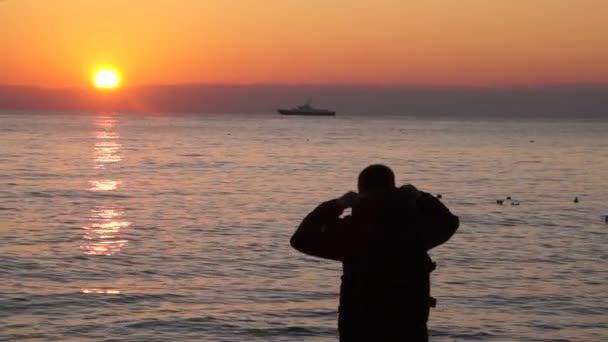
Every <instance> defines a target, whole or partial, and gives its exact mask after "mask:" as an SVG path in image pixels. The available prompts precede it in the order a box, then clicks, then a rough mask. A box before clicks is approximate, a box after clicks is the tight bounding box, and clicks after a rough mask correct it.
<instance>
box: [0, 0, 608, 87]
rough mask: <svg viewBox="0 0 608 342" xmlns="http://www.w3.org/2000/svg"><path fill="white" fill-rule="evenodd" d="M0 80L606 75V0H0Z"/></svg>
mask: <svg viewBox="0 0 608 342" xmlns="http://www.w3.org/2000/svg"><path fill="white" fill-rule="evenodd" d="M0 23H1V24H0V49H1V53H0V70H1V71H2V72H1V75H2V76H1V78H0V83H2V84H24V85H39V86H45V87H72V86H83V85H89V84H90V73H91V70H92V69H93V68H95V67H96V66H97V65H98V64H113V65H115V66H116V67H118V69H120V71H121V72H122V75H123V79H124V84H125V85H141V84H177V83H269V82H270V83H292V84H298V83H346V84H351V83H356V84H361V83H363V84H432V85H497V84H499V85H501V84H555V83H572V82H608V63H607V62H606V61H608V1H606V0H513V1H511V0H425V1H418V0H415V1H414V0H412V1H408V0H394V1H391V0H373V1H372V0H370V1H364V0H361V1H352V0H348V1H346V0H345V1H341V0H332V1H326V0H306V1H304V0H259V1H258V0H221V1H206V0H158V1H155V0H128V1H126V0H86V1H85V0H52V1H45V0H0Z"/></svg>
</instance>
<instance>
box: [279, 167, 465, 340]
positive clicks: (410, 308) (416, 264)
mask: <svg viewBox="0 0 608 342" xmlns="http://www.w3.org/2000/svg"><path fill="white" fill-rule="evenodd" d="M358 188H359V194H357V193H354V192H349V193H346V194H345V195H343V196H342V197H340V198H337V199H333V200H330V201H327V202H324V203H322V204H321V205H319V206H318V207H317V208H316V209H315V210H313V211H312V212H311V213H310V214H308V216H306V218H304V220H303V221H302V223H301V224H300V226H299V227H298V229H297V231H296V232H295V233H294V235H293V236H292V238H291V241H290V243H291V245H292V246H293V247H294V248H295V249H297V250H298V251H300V252H302V253H306V254H309V255H312V256H316V257H320V258H326V259H333V260H338V261H341V262H342V267H343V275H342V285H341V287H340V308H339V314H340V315H339V319H338V330H339V332H340V341H341V342H352V341H382V342H390V341H406V342H417V341H428V332H427V326H426V323H427V320H428V317H429V307H430V306H432V305H433V303H432V302H433V301H434V299H432V297H431V296H430V272H431V271H432V270H433V269H434V263H433V262H432V261H431V258H430V257H429V255H428V253H427V252H428V251H429V250H430V249H431V248H433V247H436V246H439V245H440V244H442V243H444V242H446V241H447V240H448V239H449V238H450V237H451V236H452V235H453V234H454V232H455V231H456V229H457V228H458V225H459V221H458V217H457V216H454V215H452V214H451V213H450V211H449V210H448V209H447V208H446V207H445V206H444V205H443V204H442V203H441V202H440V201H439V200H438V199H436V198H435V197H433V196H432V195H430V194H428V193H425V192H422V191H418V190H417V189H416V188H415V187H414V186H412V185H406V186H402V187H400V188H397V187H395V176H394V174H393V172H392V171H391V169H389V168H388V167H386V166H384V165H371V166H368V167H367V168H365V169H364V170H363V171H362V172H361V174H360V175H359V180H358ZM347 208H352V215H349V216H345V217H343V218H341V217H340V216H341V215H342V213H343V212H344V210H345V209H347Z"/></svg>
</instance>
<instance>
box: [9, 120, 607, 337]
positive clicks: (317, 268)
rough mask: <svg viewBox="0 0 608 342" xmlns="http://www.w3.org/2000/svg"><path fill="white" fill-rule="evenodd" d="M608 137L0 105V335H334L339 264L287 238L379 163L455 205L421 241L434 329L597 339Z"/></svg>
mask: <svg viewBox="0 0 608 342" xmlns="http://www.w3.org/2000/svg"><path fill="white" fill-rule="evenodd" d="M607 132H608V120H605V121H601V120H595V121H577V120H571V121H567V120H561V121H551V120H546V119H545V120H540V119H539V120H534V119H529V120H524V121H521V120H519V121H514V120H506V119H501V120H499V119H494V120H480V119H470V120H438V119H435V120H431V119H420V118H412V117H352V116H348V115H342V116H337V117H335V118H303V117H281V116H278V115H200V116H167V115H155V116H139V115H128V114H121V113H99V114H88V115H84V114H83V115H59V114H53V115H43V114H19V115H17V114H0V134H1V138H0V148H1V149H0V184H1V187H0V279H1V281H0V340H2V341H20V340H23V341H336V340H337V339H336V336H337V330H336V318H337V312H336V309H337V299H338V286H339V276H340V265H339V264H338V263H336V262H332V261H325V260H320V259H315V258H311V257H306V256H304V255H301V254H299V253H297V252H296V251H294V250H292V249H291V248H290V246H289V244H288V239H289V237H290V236H291V234H292V233H293V231H294V229H295V228H296V226H297V225H298V224H299V222H300V220H301V219H302V218H303V216H304V215H306V214H307V213H308V212H309V211H310V210H312V209H313V208H314V207H315V206H316V205H317V204H318V203H320V202H321V201H324V200H327V199H330V198H333V197H337V196H339V195H341V194H342V193H344V192H346V191H348V190H352V189H354V188H355V186H356V176H357V174H358V172H359V171H360V170H361V169H362V168H363V167H364V166H366V165H368V164H370V163H375V162H382V163H386V164H387V165H389V166H391V167H392V168H393V169H394V170H395V172H396V174H397V179H398V181H399V182H400V183H412V184H414V185H416V186H418V187H419V188H421V189H423V190H425V191H428V192H431V193H434V194H437V193H441V194H442V195H443V202H444V203H445V204H446V205H447V206H448V207H449V208H450V209H451V210H452V212H454V213H455V214H457V215H459V216H460V218H461V227H460V229H459V231H458V232H457V233H456V235H455V236H454V237H453V238H452V239H451V240H450V241H449V242H448V243H446V244H445V245H443V246H441V247H438V248H436V249H435V250H433V251H432V255H433V258H434V259H435V261H436V262H437V264H438V268H437V270H436V271H435V272H434V273H433V275H432V282H433V289H432V292H433V295H434V296H435V297H436V298H437V299H438V305H437V308H435V309H433V310H432V312H431V318H430V323H429V327H430V330H431V341H607V340H608V288H607V285H606V284H608V262H607V261H608V249H607V247H606V246H607V245H608V224H606V223H604V220H603V218H602V215H605V214H608V133H607ZM506 196H511V197H512V198H513V199H514V200H516V201H519V203H520V205H511V204H510V203H511V202H509V201H506V202H505V204H504V205H498V204H497V203H496V199H500V198H505V197H506ZM575 197H578V198H579V200H580V202H579V203H574V202H573V199H574V198H575Z"/></svg>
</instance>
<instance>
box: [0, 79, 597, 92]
mask: <svg viewBox="0 0 608 342" xmlns="http://www.w3.org/2000/svg"><path fill="white" fill-rule="evenodd" d="M171 87H242V88H245V87H284V88H298V87H318V88H334V87H335V88H338V87H339V88H368V89H374V88H375V89H399V88H410V89H445V90H450V89H454V90H458V89H461V90H466V89H470V90H484V89H489V90H492V89H552V88H553V89H556V88H578V87H594V88H595V87H599V88H601V87H608V81H581V82H559V83H509V84H449V83H446V84H425V83H340V82H336V83H284V82H251V83H245V82H209V83H205V82H184V83H147V84H136V85H122V86H120V87H119V88H118V89H116V90H113V91H112V92H120V91H121V90H132V89H142V88H171ZM0 88H21V89H38V90H92V91H99V89H97V88H95V87H93V86H92V85H91V86H84V85H82V86H64V87H53V86H45V85H34V84H11V83H6V84H3V83H0Z"/></svg>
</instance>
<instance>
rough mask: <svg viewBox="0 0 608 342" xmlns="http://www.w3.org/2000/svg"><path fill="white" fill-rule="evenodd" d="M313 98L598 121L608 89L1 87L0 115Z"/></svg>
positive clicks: (338, 103)
mask: <svg viewBox="0 0 608 342" xmlns="http://www.w3.org/2000/svg"><path fill="white" fill-rule="evenodd" d="M308 97H312V99H313V104H314V105H315V106H317V107H325V108H329V109H333V110H336V111H338V114H339V115H351V114H352V115H375V114H389V115H410V116H420V117H424V116H435V117H436V116H448V117H462V116H481V117H493V116H500V117H575V118H576V117H602V118H608V85H570V86H554V87H511V88H508V87H502V88H475V87H471V88H450V87H420V86H418V87H416V86H390V87H389V86H387V87H378V86H343V85H342V86H340V85H334V86H329V85H323V86H321V85H302V86H294V85H174V86H147V87H135V88H124V89H120V90H118V91H110V92H102V91H98V90H92V89H88V88H85V89H78V88H64V89H49V88H32V87H18V86H3V87H2V86H0V111H24V112H27V111H43V112H65V111H67V112H95V111H119V112H131V113H148V114H170V113H192V114H203V113H276V109H277V108H278V107H292V106H295V105H298V104H302V103H303V102H305V101H306V100H307V98H308Z"/></svg>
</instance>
